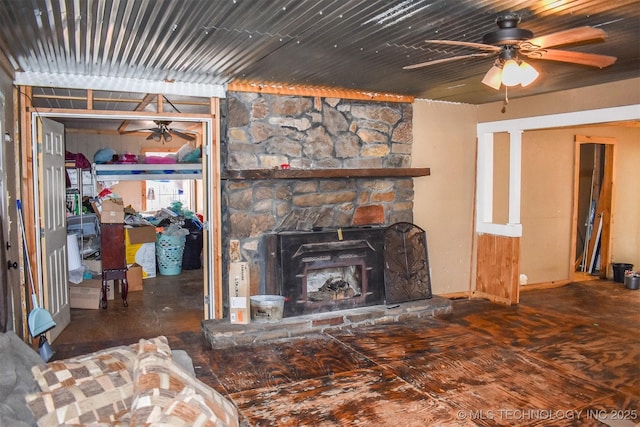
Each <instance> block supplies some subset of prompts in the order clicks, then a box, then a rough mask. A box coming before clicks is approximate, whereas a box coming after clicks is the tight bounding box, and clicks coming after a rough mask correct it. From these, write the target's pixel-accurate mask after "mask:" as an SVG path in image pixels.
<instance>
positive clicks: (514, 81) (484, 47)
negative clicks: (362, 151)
mask: <svg viewBox="0 0 640 427" xmlns="http://www.w3.org/2000/svg"><path fill="white" fill-rule="evenodd" d="M519 23H520V16H519V15H518V14H516V13H507V14H505V15H502V16H500V17H498V19H496V25H497V26H498V29H497V30H495V31H492V32H490V33H488V34H485V35H484V37H482V43H473V42H464V41H455V40H425V42H426V43H434V44H445V45H452V46H462V47H469V48H473V49H478V50H481V51H483V52H479V53H470V54H466V55H459V56H451V57H448V58H442V59H435V60H432V61H427V62H421V63H419V64H413V65H408V66H405V67H403V69H405V70H412V69H416V68H422V67H426V66H430V65H435V64H442V63H445V62H451V61H457V60H461V59H468V58H482V57H492V56H497V59H496V60H495V62H494V64H493V66H492V67H491V69H489V71H488V72H487V74H486V75H485V76H484V78H483V79H482V83H484V84H486V85H487V86H490V87H492V88H494V89H496V90H497V89H500V86H501V85H502V84H504V85H505V86H516V85H518V84H520V85H522V86H527V85H528V84H530V83H531V82H533V81H534V80H535V79H536V78H537V77H538V72H537V71H536V70H535V68H533V67H532V66H531V65H529V64H527V63H526V62H525V61H523V60H522V59H521V57H522V56H524V57H527V58H529V59H543V60H550V61H560V62H570V63H573V64H581V65H588V66H592V67H598V68H604V67H607V66H609V65H611V64H613V63H614V62H616V58H615V57H613V56H607V55H597V54H592V53H583V52H573V51H569V50H558V49H549V48H551V47H556V46H566V45H571V44H577V43H587V42H595V41H603V40H604V39H605V38H606V36H607V34H606V33H605V32H604V31H603V30H601V29H598V28H593V27H586V26H585V27H577V28H572V29H569V30H564V31H558V32H555V33H551V34H547V35H544V36H540V37H535V38H534V37H533V32H531V31H529V30H526V29H523V28H518V24H519Z"/></svg>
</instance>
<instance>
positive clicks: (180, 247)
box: [156, 233, 186, 276]
mask: <svg viewBox="0 0 640 427" xmlns="http://www.w3.org/2000/svg"><path fill="white" fill-rule="evenodd" d="M185 240H186V236H185V235H180V236H171V235H166V234H162V233H158V237H157V239H156V259H157V260H158V272H159V273H160V274H161V275H163V276H175V275H178V274H180V273H181V272H182V254H183V252H184V243H185Z"/></svg>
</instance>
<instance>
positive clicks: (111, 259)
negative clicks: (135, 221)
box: [100, 224, 127, 270]
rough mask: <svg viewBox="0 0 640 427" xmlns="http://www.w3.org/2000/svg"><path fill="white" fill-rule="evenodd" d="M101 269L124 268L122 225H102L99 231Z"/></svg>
mask: <svg viewBox="0 0 640 427" xmlns="http://www.w3.org/2000/svg"><path fill="white" fill-rule="evenodd" d="M100 243H101V245H102V248H101V256H102V269H103V270H111V269H116V268H124V267H126V265H127V264H126V262H125V257H124V224H102V227H101V230H100Z"/></svg>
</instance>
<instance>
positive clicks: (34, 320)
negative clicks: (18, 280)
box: [29, 294, 56, 337]
mask: <svg viewBox="0 0 640 427" xmlns="http://www.w3.org/2000/svg"><path fill="white" fill-rule="evenodd" d="M32 301H33V310H31V313H29V330H30V331H31V336H32V337H37V336H38V335H41V334H44V333H45V332H47V331H48V330H49V329H52V328H55V326H56V322H54V321H53V318H52V317H51V314H49V312H48V311H47V310H45V309H44V308H40V307H38V301H37V300H36V295H35V294H33V295H32Z"/></svg>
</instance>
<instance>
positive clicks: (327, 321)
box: [201, 295, 453, 348]
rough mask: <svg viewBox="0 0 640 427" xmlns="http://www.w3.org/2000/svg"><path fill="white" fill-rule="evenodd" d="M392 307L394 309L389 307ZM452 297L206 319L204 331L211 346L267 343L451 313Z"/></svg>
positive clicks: (223, 346) (221, 346) (224, 346)
mask: <svg viewBox="0 0 640 427" xmlns="http://www.w3.org/2000/svg"><path fill="white" fill-rule="evenodd" d="M390 307H393V308H390ZM452 310H453V303H452V301H451V300H449V299H446V298H442V297H439V296H437V295H435V296H433V297H432V298H431V299H427V300H420V301H411V302H405V303H401V304H397V307H395V304H394V305H392V306H387V305H375V306H371V307H359V308H353V309H350V310H341V311H330V312H326V313H316V314H307V315H304V316H297V317H285V318H284V319H282V320H281V321H280V322H274V323H255V322H254V323H249V324H248V325H238V324H231V323H229V320H228V319H218V320H203V321H202V325H201V327H202V333H203V334H204V337H205V339H206V340H207V342H208V343H209V344H210V345H211V347H212V348H227V347H234V346H237V345H247V344H253V343H264V342H267V341H272V340H277V339H283V338H294V337H300V336H304V335H309V334H313V333H323V332H324V331H328V330H332V329H344V328H354V327H358V326H364V325H376V324H384V323H395V322H399V321H403V320H406V319H410V318H418V317H433V316H439V315H443V314H448V313H451V311H452Z"/></svg>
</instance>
